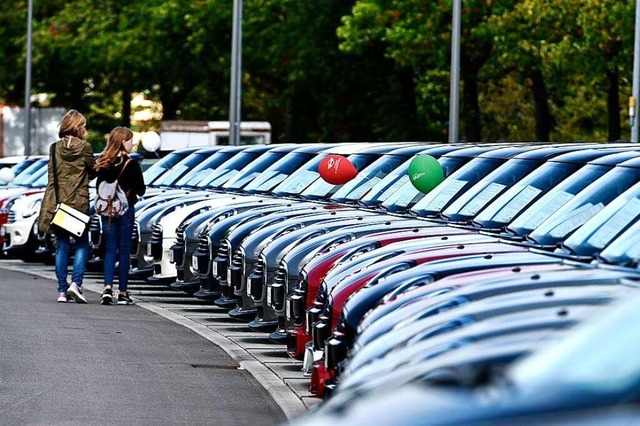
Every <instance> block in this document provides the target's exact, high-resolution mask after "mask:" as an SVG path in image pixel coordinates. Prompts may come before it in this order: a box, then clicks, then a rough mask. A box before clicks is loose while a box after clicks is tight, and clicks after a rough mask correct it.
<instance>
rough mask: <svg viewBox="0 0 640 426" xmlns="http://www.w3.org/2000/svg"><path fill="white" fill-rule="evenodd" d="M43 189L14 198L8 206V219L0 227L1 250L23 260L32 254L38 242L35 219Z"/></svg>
mask: <svg viewBox="0 0 640 426" xmlns="http://www.w3.org/2000/svg"><path fill="white" fill-rule="evenodd" d="M43 197H44V191H42V192H37V193H35V194H30V195H23V196H20V197H18V198H16V199H15V200H14V201H13V202H12V203H11V205H10V206H9V220H8V222H7V223H6V224H4V225H2V227H1V228H0V235H2V236H3V237H4V244H3V247H2V249H3V251H4V252H5V253H7V254H8V255H11V256H16V257H20V258H22V259H24V260H27V259H31V258H33V256H34V253H35V252H36V250H37V248H38V246H39V244H40V242H39V240H38V235H37V232H38V230H37V223H36V221H37V219H38V214H39V213H40V205H41V204H42V198H43Z"/></svg>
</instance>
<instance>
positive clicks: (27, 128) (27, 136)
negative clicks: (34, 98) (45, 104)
mask: <svg viewBox="0 0 640 426" xmlns="http://www.w3.org/2000/svg"><path fill="white" fill-rule="evenodd" d="M32 33H33V0H29V2H28V6H27V65H26V73H25V74H26V75H25V83H24V117H25V118H24V154H25V155H31V45H32V37H31V36H32Z"/></svg>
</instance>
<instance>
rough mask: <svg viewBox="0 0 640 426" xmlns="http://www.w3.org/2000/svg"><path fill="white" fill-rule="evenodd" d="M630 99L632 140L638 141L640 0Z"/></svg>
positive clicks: (637, 3) (637, 4)
mask: <svg viewBox="0 0 640 426" xmlns="http://www.w3.org/2000/svg"><path fill="white" fill-rule="evenodd" d="M631 92H632V93H631V98H630V99H629V121H630V123H631V142H638V105H637V104H638V96H640V93H639V92H640V0H636V20H635V35H634V40H633V82H632V87H631Z"/></svg>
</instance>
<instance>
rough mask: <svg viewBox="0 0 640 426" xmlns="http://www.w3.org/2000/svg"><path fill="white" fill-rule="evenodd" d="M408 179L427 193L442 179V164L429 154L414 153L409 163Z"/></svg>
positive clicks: (419, 189)
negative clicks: (414, 155)
mask: <svg viewBox="0 0 640 426" xmlns="http://www.w3.org/2000/svg"><path fill="white" fill-rule="evenodd" d="M408 173H409V180H410V181H411V183H412V184H413V186H415V187H416V189H417V190H418V191H420V192H423V193H425V194H426V193H428V192H429V191H431V190H432V189H433V188H435V187H436V186H438V185H439V184H440V182H442V181H443V180H444V173H443V171H442V166H440V163H438V160H436V159H435V158H433V157H432V156H430V155H425V154H421V155H416V157H415V158H414V159H413V160H411V163H409V169H408Z"/></svg>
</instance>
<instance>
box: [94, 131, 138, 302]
mask: <svg viewBox="0 0 640 426" xmlns="http://www.w3.org/2000/svg"><path fill="white" fill-rule="evenodd" d="M132 149H133V132H132V131H131V130H129V129H127V128H126V127H116V128H115V129H113V130H112V131H111V133H110V134H109V141H108V142H107V146H106V148H105V149H104V151H103V153H102V155H100V158H98V161H97V162H96V169H97V171H98V180H97V182H96V188H99V187H100V184H101V183H102V182H103V181H106V182H109V183H111V182H114V181H116V180H117V181H118V185H119V186H120V188H121V189H122V191H124V193H125V194H126V196H127V202H128V205H129V208H128V209H127V211H126V212H124V214H122V215H121V216H118V217H108V216H101V219H102V235H103V236H104V238H105V254H104V290H103V292H102V301H101V303H102V304H103V305H110V304H111V302H112V300H113V278H114V276H115V269H116V261H117V262H118V300H117V303H118V305H131V304H133V300H131V298H130V297H129V292H128V290H127V289H128V283H129V267H130V266H131V260H130V255H131V235H132V233H133V222H134V220H135V207H134V206H135V204H136V202H137V201H138V197H139V196H142V195H144V193H145V189H146V188H145V185H144V179H143V177H142V170H141V169H140V165H139V164H138V162H137V161H132V160H131V157H129V153H130V152H131V150H132Z"/></svg>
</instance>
